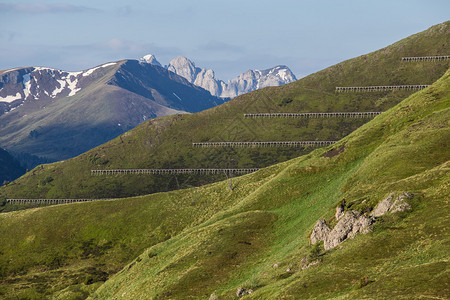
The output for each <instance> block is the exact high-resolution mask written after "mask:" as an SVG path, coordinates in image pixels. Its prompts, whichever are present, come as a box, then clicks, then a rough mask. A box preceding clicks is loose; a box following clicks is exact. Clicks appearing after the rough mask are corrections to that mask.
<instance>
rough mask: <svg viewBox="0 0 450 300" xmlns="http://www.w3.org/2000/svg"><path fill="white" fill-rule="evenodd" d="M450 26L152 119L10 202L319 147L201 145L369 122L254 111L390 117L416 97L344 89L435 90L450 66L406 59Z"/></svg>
mask: <svg viewBox="0 0 450 300" xmlns="http://www.w3.org/2000/svg"><path fill="white" fill-rule="evenodd" d="M449 28H450V22H446V23H443V24H440V25H436V26H434V27H432V28H430V29H428V30H426V31H424V32H421V33H419V34H416V35H413V36H411V37H408V38H406V39H404V40H402V41H400V42H398V43H395V44H393V45H391V46H389V47H386V48H384V49H381V50H379V51H376V52H374V53H370V54H367V55H363V56H361V57H358V58H355V59H351V60H348V61H345V62H343V63H340V64H338V65H335V66H332V67H330V68H327V69H325V70H323V71H321V72H318V73H316V74H312V75H310V76H308V77H306V78H303V79H301V80H298V81H296V82H294V83H291V84H288V85H285V86H281V87H274V88H265V89H262V90H258V91H255V92H252V93H249V94H246V95H242V96H240V97H237V98H235V99H234V100H232V101H230V102H228V103H225V104H223V105H220V106H218V107H216V108H213V109H209V110H206V111H203V112H200V113H197V114H191V115H176V116H169V117H164V118H158V119H155V120H150V121H148V122H146V123H144V124H142V125H140V126H138V127H137V128H135V129H133V130H131V131H129V132H127V133H125V134H123V135H122V136H121V137H119V138H116V139H114V140H112V141H110V142H108V143H106V144H104V145H102V146H100V147H97V148H95V149H92V150H90V151H88V152H86V153H85V154H83V155H80V156H79V157H77V158H74V159H71V160H68V161H65V162H61V163H56V164H50V165H44V166H40V167H38V168H36V169H35V170H33V171H32V172H30V173H28V174H27V175H25V176H23V177H22V178H21V179H19V180H17V181H16V182H14V183H13V184H11V185H9V186H7V187H5V188H2V189H0V195H2V196H4V197H11V198H17V197H25V198H37V197H39V198H41V197H48V198H78V197H88V198H99V197H102V198H103V197H125V196H136V195H143V194H148V193H155V192H161V191H167V190H173V189H176V188H178V185H179V186H180V187H181V188H188V187H191V186H198V185H202V184H206V183H210V182H214V181H217V180H221V179H224V178H225V177H224V176H190V175H180V176H177V178H175V177H174V176H165V177H164V176H148V175H132V176H119V177H92V176H90V170H91V169H103V168H105V169H108V168H199V167H206V168H226V167H239V168H243V167H264V166H268V165H271V164H274V163H277V162H282V161H286V160H288V159H291V158H293V157H297V156H299V155H301V154H306V153H309V152H310V151H311V149H303V148H239V149H230V148H213V149H209V148H201V149H198V148H193V147H192V146H191V144H192V142H202V141H273V140H286V141H288V140H338V139H340V138H342V137H344V136H346V135H348V134H349V133H350V132H352V131H353V130H355V129H356V128H358V127H359V126H361V125H362V124H364V123H365V122H366V121H367V119H339V118H326V119H244V117H243V113H254V112H324V111H328V112H329V111H385V110H387V109H388V108H390V107H393V106H394V105H395V104H397V103H399V102H400V101H401V100H403V99H405V98H406V97H407V96H409V95H410V94H411V93H412V92H411V91H394V92H376V93H339V94H336V93H335V92H334V89H335V87H336V86H361V85H380V84H382V85H394V84H429V83H432V82H434V81H435V80H437V79H438V78H439V77H441V76H442V75H443V74H444V72H445V71H446V70H447V68H448V61H441V62H402V61H401V57H402V56H414V55H437V54H443V53H444V54H445V53H447V52H449V51H450V50H449V48H448V45H450V29H449Z"/></svg>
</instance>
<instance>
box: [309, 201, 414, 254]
mask: <svg viewBox="0 0 450 300" xmlns="http://www.w3.org/2000/svg"><path fill="white" fill-rule="evenodd" d="M413 196H414V195H413V194H411V193H408V192H404V193H402V194H400V195H399V196H398V197H397V198H395V197H394V193H392V194H390V195H389V196H388V197H386V198H385V199H383V200H382V201H381V202H380V203H378V205H377V206H376V207H375V209H374V210H373V211H372V213H371V214H370V216H366V215H363V214H361V213H360V212H359V211H356V210H352V211H347V212H344V208H343V207H342V206H338V207H337V208H336V214H335V218H336V220H337V221H338V223H337V224H336V226H334V228H333V229H330V227H329V226H328V225H327V223H326V221H325V220H323V219H320V220H319V221H317V223H316V225H315V226H314V228H313V231H312V233H311V237H310V240H311V244H315V243H317V242H320V241H323V242H324V248H325V250H330V249H333V248H335V247H336V246H337V245H339V244H340V243H342V242H343V241H345V240H346V239H352V238H354V237H355V236H356V234H357V233H362V234H365V233H368V232H369V231H370V228H371V227H370V226H371V225H372V224H373V223H374V222H375V218H376V217H379V216H382V215H384V214H386V213H387V212H390V213H395V212H399V211H405V210H408V209H411V205H409V203H408V202H406V199H411V198H412V197H413Z"/></svg>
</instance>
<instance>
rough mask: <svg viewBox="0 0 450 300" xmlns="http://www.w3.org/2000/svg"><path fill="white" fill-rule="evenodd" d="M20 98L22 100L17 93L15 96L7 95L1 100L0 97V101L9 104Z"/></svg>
mask: <svg viewBox="0 0 450 300" xmlns="http://www.w3.org/2000/svg"><path fill="white" fill-rule="evenodd" d="M21 98H22V95H21V94H20V93H19V92H17V94H15V95H8V96H6V97H3V98H1V97H0V101H2V102H7V103H11V102H13V101H16V100H19V99H21Z"/></svg>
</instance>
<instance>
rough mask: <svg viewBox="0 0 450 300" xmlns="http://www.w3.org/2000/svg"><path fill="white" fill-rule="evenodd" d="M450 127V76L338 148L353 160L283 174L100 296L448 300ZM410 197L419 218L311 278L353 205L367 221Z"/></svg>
mask: <svg viewBox="0 0 450 300" xmlns="http://www.w3.org/2000/svg"><path fill="white" fill-rule="evenodd" d="M449 122H450V72H448V73H447V74H446V75H445V76H444V78H442V79H441V80H440V81H439V82H438V83H437V84H435V85H434V86H433V87H431V88H429V89H427V90H425V91H422V92H419V93H417V94H415V95H413V96H411V97H410V98H408V99H407V100H405V101H403V102H402V103H401V104H400V105H398V106H396V107H395V108H393V109H392V110H390V111H388V112H387V113H385V114H383V115H382V116H380V117H378V118H376V119H375V120H373V121H372V122H370V123H368V124H366V125H364V126H363V127H362V128H360V129H358V130H357V131H356V132H354V133H352V134H351V135H350V136H349V137H347V138H344V139H343V140H342V141H340V143H339V144H338V145H335V146H334V147H333V148H334V149H340V148H341V147H344V149H345V150H344V151H343V153H341V154H339V155H337V156H335V157H332V158H326V157H324V155H323V154H325V153H327V152H326V151H327V150H326V149H320V150H317V151H315V152H313V153H312V154H310V155H308V156H303V157H300V158H298V159H295V160H292V161H289V162H288V163H285V164H283V165H280V166H279V167H283V170H282V171H281V172H280V173H278V174H277V175H276V176H275V177H273V178H272V179H271V180H270V181H269V182H267V183H266V184H264V185H263V186H262V187H260V188H259V189H258V190H256V191H255V192H254V193H252V194H250V195H247V196H246V197H245V198H242V199H241V201H240V202H239V203H238V204H236V205H234V206H233V207H232V208H230V209H227V210H224V211H222V212H221V213H219V214H217V215H215V216H214V217H213V218H212V219H210V220H209V221H208V222H205V223H204V224H201V225H200V226H197V227H194V228H192V229H191V230H186V231H185V232H183V233H182V234H181V235H179V236H176V237H175V238H173V239H171V240H169V241H166V242H164V243H161V244H159V245H156V246H154V247H151V248H149V249H148V250H146V251H145V252H144V253H143V254H141V255H140V256H139V257H138V258H137V259H136V260H135V261H134V263H132V264H130V265H129V266H128V267H126V268H124V269H123V270H122V271H121V272H120V273H118V274H117V275H115V276H114V277H113V278H111V279H110V280H109V281H107V282H106V283H105V284H104V285H103V286H102V287H100V289H99V290H98V291H97V293H96V294H95V297H93V298H108V299H115V298H122V297H123V298H127V299H133V298H140V297H144V296H145V297H148V298H149V297H154V298H158V297H160V298H161V297H162V296H164V295H166V296H170V297H172V298H184V299H185V298H187V297H204V298H206V297H208V296H209V295H210V294H211V293H215V294H216V295H217V296H226V297H227V298H228V297H231V296H233V295H234V294H235V291H236V289H237V288H238V287H246V288H252V289H253V290H255V292H254V293H253V294H252V295H251V296H250V297H249V298H255V299H260V298H264V299H268V298H275V297H280V298H281V297H285V298H299V297H301V298H315V297H320V298H322V297H324V298H328V297H338V296H348V297H350V298H364V297H368V298H378V297H381V298H390V297H406V298H418V297H420V296H424V297H430V298H433V297H435V298H439V297H442V298H445V297H446V296H448V294H449V292H450V290H449V288H448V286H447V285H446V282H448V276H449V273H448V258H449V256H448V242H449V239H448V233H449V232H448V228H447V226H446V224H448V211H449V203H448V197H449V195H450V192H449V184H448V183H449V182H450V181H449V179H450V173H449V170H450V165H449V159H450V150H449V149H450V147H449V146H450V145H449V143H450V142H449V141H450V129H449ZM328 151H329V150H328ZM246 180H250V178H242V181H246ZM402 191H410V192H413V193H415V195H416V196H415V198H414V200H412V203H411V204H412V205H413V211H412V212H404V213H400V214H396V215H388V216H385V217H383V218H381V220H378V222H377V223H376V225H375V227H374V231H373V232H372V233H369V234H367V235H364V236H362V235H359V236H357V237H356V238H355V239H353V240H350V241H346V242H344V244H342V246H341V247H338V248H337V249H335V250H332V251H329V252H328V253H325V254H324V255H322V256H321V262H320V263H319V264H318V265H316V266H312V267H310V268H308V269H306V270H302V269H301V266H302V260H303V259H304V257H305V256H306V257H308V255H309V256H311V255H313V254H314V253H312V251H311V250H312V249H311V246H309V239H308V235H309V233H310V232H311V230H312V227H313V226H314V224H315V222H316V221H317V220H318V219H319V218H321V217H325V218H326V219H331V218H332V216H333V214H334V209H333V208H334V207H335V206H336V205H337V204H338V203H340V202H341V201H342V200H343V199H345V201H346V209H359V210H362V211H368V210H370V209H372V208H373V207H374V206H375V205H376V203H377V202H378V201H380V200H381V199H383V198H384V197H385V196H386V195H387V194H389V193H390V192H396V193H400V192H402ZM363 200H365V202H364V203H363ZM275 263H277V264H278V268H274V267H273V265H274V264H275ZM288 269H289V271H287V270H288ZM366 277H367V280H365V279H364V278H366Z"/></svg>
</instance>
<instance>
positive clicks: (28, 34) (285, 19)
mask: <svg viewBox="0 0 450 300" xmlns="http://www.w3.org/2000/svg"><path fill="white" fill-rule="evenodd" d="M449 15H450V1H448V0H422V1H418V0H376V1H374V0H226V1H223V0H222V1H217V0H189V1H185V0H160V1H153V0H128V1H123V0H122V1H118V0H77V1H49V0H40V1H35V0H28V1H27V0H6V1H5V0H0V19H1V20H2V22H1V23H2V29H1V30H0V70H1V69H9V68H14V67H25V66H45V67H52V68H57V69H63V70H67V71H80V70H84V69H88V68H91V67H94V66H97V65H100V64H103V63H106V62H110V61H116V60H121V59H138V58H140V57H142V56H144V55H146V54H153V55H155V56H156V58H157V59H158V61H159V62H160V63H161V64H163V65H166V64H168V63H169V62H170V60H172V59H173V58H175V57H177V56H180V55H181V56H186V57H188V58H189V59H191V60H192V61H194V62H195V64H196V65H197V66H198V67H202V68H208V69H213V70H214V71H215V74H216V77H217V78H219V79H222V80H225V81H226V80H229V79H232V78H234V77H236V76H237V75H239V74H240V73H242V72H245V71H246V70H248V69H260V70H262V69H267V68H271V67H273V66H276V65H287V66H288V67H289V68H290V69H291V70H292V71H293V72H294V74H295V75H296V76H297V77H298V78H301V77H303V76H306V75H308V74H311V73H313V72H316V71H319V70H321V69H323V68H326V67H328V66H331V65H334V64H336V63H338V62H341V61H343V60H346V59H349V58H352V57H355V56H359V55H362V54H365V53H368V52H372V51H375V50H377V49H380V48H383V47H385V46H388V45H390V44H392V43H394V42H396V41H398V40H400V39H402V38H405V37H407V36H409V35H411V34H414V33H417V32H420V31H423V30H426V29H427V28H429V27H430V26H432V25H435V24H438V23H442V22H445V21H447V20H449ZM444 54H448V53H444Z"/></svg>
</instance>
